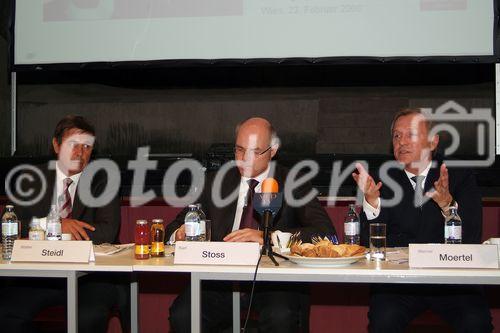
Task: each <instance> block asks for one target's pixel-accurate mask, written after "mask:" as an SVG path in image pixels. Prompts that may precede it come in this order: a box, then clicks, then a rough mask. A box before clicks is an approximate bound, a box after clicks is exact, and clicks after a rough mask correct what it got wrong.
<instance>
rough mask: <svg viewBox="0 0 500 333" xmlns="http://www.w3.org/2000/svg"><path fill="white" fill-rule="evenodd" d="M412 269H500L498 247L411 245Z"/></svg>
mask: <svg viewBox="0 0 500 333" xmlns="http://www.w3.org/2000/svg"><path fill="white" fill-rule="evenodd" d="M408 262H409V266H410V267H420V268H498V252H497V246H496V245H478V244H410V246H409V258H408Z"/></svg>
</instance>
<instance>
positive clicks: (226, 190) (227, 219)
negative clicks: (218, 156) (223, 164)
mask: <svg viewBox="0 0 500 333" xmlns="http://www.w3.org/2000/svg"><path fill="white" fill-rule="evenodd" d="M240 180H241V177H240V173H239V171H238V169H237V168H236V167H235V168H233V169H231V170H230V171H228V173H227V175H226V177H224V180H223V182H222V186H221V194H222V198H226V197H228V196H229V195H230V194H231V193H233V191H239V187H240ZM210 191H211V189H210ZM237 203H238V197H236V200H233V201H232V202H231V203H230V204H229V205H227V206H225V207H222V208H217V207H215V208H214V212H216V213H217V215H218V216H217V218H216V219H214V220H216V221H215V223H214V226H213V227H214V228H215V229H216V231H215V232H214V233H216V234H218V235H220V236H221V239H222V238H223V237H224V236H226V235H227V234H228V233H230V232H231V230H232V228H233V223H234V216H235V214H236V205H237Z"/></svg>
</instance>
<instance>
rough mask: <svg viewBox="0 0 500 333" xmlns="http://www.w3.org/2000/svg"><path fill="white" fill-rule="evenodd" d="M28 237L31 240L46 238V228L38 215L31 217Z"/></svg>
mask: <svg viewBox="0 0 500 333" xmlns="http://www.w3.org/2000/svg"><path fill="white" fill-rule="evenodd" d="M28 238H29V240H45V230H43V228H42V227H41V226H40V219H39V218H37V217H33V218H32V219H31V223H30V231H29V232H28Z"/></svg>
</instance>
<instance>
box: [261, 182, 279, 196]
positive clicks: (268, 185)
mask: <svg viewBox="0 0 500 333" xmlns="http://www.w3.org/2000/svg"><path fill="white" fill-rule="evenodd" d="M262 193H278V182H277V181H276V179H274V178H266V179H264V181H263V182H262Z"/></svg>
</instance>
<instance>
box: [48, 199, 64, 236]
mask: <svg viewBox="0 0 500 333" xmlns="http://www.w3.org/2000/svg"><path fill="white" fill-rule="evenodd" d="M46 239H47V240H61V239H62V226H61V219H60V217H59V213H58V212H57V208H56V205H52V206H51V207H50V212H49V215H48V216H47V237H46Z"/></svg>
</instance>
